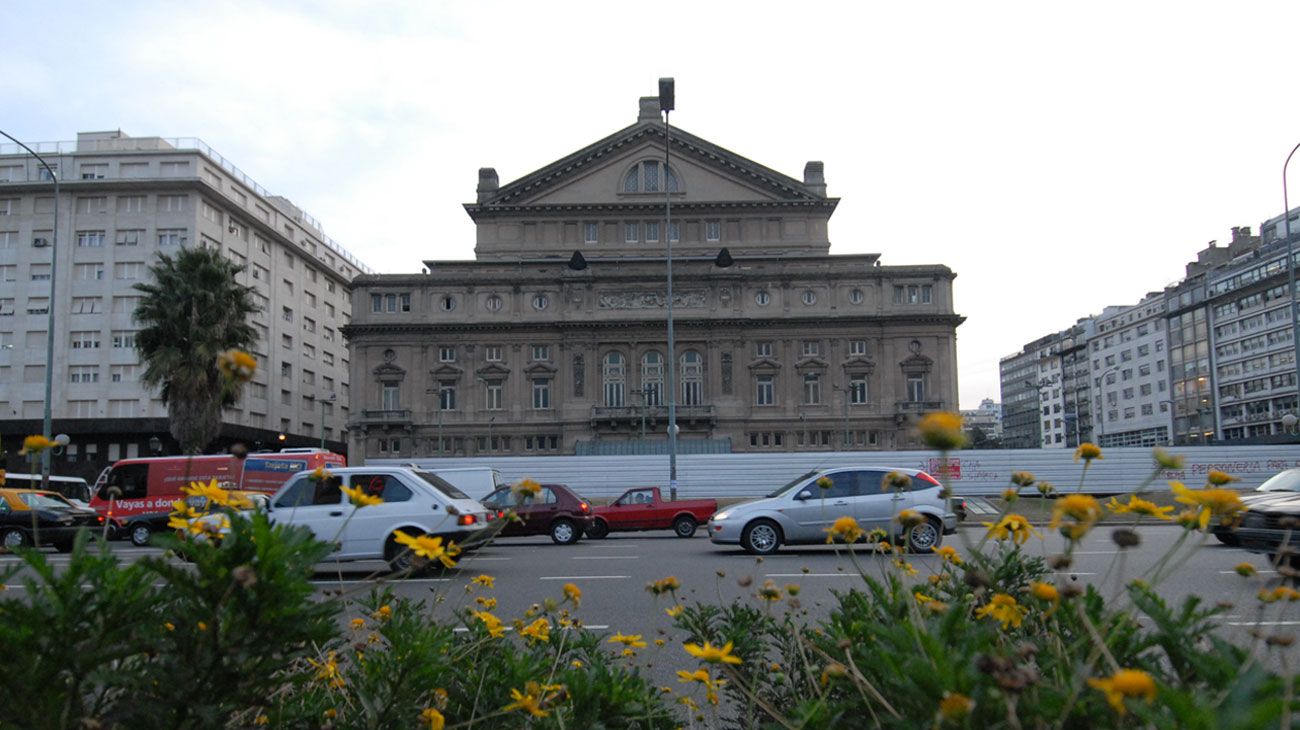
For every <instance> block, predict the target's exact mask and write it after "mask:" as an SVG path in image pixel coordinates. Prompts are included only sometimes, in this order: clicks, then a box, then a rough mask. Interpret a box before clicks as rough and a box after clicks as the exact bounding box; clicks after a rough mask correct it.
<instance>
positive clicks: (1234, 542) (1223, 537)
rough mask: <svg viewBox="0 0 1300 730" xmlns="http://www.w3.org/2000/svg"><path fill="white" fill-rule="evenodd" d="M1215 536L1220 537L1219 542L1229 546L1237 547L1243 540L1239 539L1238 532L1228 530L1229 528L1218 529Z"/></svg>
mask: <svg viewBox="0 0 1300 730" xmlns="http://www.w3.org/2000/svg"><path fill="white" fill-rule="evenodd" d="M1214 536H1215V537H1217V538H1219V542H1221V543H1223V544H1224V545H1227V546H1228V547H1237V546H1238V545H1240V544H1241V541H1240V540H1238V539H1237V535H1236V533H1233V532H1228V531H1227V530H1216V531H1215V533H1214Z"/></svg>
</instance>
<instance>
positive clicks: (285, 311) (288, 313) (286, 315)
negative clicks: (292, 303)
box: [280, 307, 293, 322]
mask: <svg viewBox="0 0 1300 730" xmlns="http://www.w3.org/2000/svg"><path fill="white" fill-rule="evenodd" d="M280 319H283V320H284V321H286V322H292V321H293V310H292V309H290V308H289V307H280Z"/></svg>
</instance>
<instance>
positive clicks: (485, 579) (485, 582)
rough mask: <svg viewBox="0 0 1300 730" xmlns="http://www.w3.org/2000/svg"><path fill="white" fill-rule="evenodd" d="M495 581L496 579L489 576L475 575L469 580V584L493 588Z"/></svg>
mask: <svg viewBox="0 0 1300 730" xmlns="http://www.w3.org/2000/svg"><path fill="white" fill-rule="evenodd" d="M496 581H497V579H496V578H493V577H492V576H490V575H476V576H474V577H473V578H471V579H470V581H469V582H470V583H473V584H474V585H476V586H483V587H484V588H493V587H495V586H496Z"/></svg>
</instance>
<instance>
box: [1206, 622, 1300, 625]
mask: <svg viewBox="0 0 1300 730" xmlns="http://www.w3.org/2000/svg"><path fill="white" fill-rule="evenodd" d="M1224 623H1226V624H1228V625H1229V626H1300V621H1225V622H1224Z"/></svg>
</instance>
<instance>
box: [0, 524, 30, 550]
mask: <svg viewBox="0 0 1300 730" xmlns="http://www.w3.org/2000/svg"><path fill="white" fill-rule="evenodd" d="M27 544H28V540H27V533H25V532H23V531H22V530H18V529H12V530H5V531H4V532H2V533H0V545H3V546H4V548H5V549H6V550H13V549H14V548H20V547H27Z"/></svg>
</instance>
